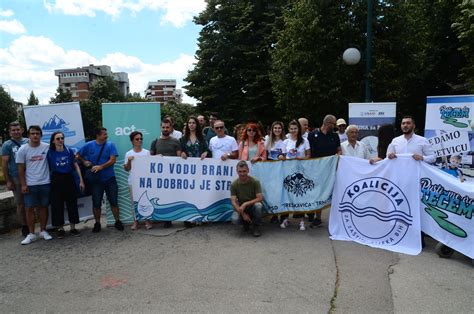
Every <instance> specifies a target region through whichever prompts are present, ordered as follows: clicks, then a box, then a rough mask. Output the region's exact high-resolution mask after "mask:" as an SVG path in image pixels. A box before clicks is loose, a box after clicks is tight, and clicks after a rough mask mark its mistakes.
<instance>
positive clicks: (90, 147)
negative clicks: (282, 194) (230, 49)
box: [2, 113, 435, 244]
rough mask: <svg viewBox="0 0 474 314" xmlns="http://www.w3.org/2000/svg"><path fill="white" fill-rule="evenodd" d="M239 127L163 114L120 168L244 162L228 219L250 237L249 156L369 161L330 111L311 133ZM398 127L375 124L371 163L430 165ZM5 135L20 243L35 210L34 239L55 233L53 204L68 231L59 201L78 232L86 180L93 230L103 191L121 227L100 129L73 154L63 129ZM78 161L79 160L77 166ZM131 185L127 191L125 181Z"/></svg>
mask: <svg viewBox="0 0 474 314" xmlns="http://www.w3.org/2000/svg"><path fill="white" fill-rule="evenodd" d="M239 130H240V132H238V133H237V134H236V136H235V137H232V136H230V135H229V132H228V130H227V129H226V127H225V123H224V121H222V120H220V119H219V116H218V114H217V113H212V114H211V115H210V117H209V126H207V125H206V119H205V117H204V116H202V115H199V116H197V117H193V116H192V117H189V118H188V119H187V121H186V123H185V126H184V129H183V132H180V131H178V130H175V129H174V122H173V119H172V117H169V116H167V117H165V118H164V119H163V120H162V121H161V134H160V136H159V137H157V138H156V139H154V140H153V141H152V143H151V146H150V149H149V150H148V149H145V148H144V147H143V134H142V133H141V132H138V131H134V132H132V133H131V134H130V141H131V144H132V149H130V150H129V151H127V152H126V153H125V157H124V164H123V167H124V169H125V170H126V171H130V170H131V168H132V161H133V159H134V158H136V157H138V156H153V155H157V156H176V157H182V158H184V159H186V158H189V157H194V158H201V159H204V158H215V159H220V160H222V161H225V160H227V159H239V160H241V162H239V163H238V164H237V173H238V175H239V177H238V179H236V180H235V181H234V182H233V183H232V186H231V202H232V205H233V207H234V210H235V212H234V215H233V218H232V220H233V221H234V222H236V223H243V225H244V229H245V230H250V229H251V230H252V234H253V235H254V236H260V229H259V226H260V224H261V218H262V213H263V195H262V191H261V186H260V183H259V182H258V180H257V179H255V178H253V177H251V176H249V168H248V165H247V163H246V161H249V162H252V163H254V162H259V161H264V160H289V159H308V158H318V157H325V156H331V155H335V154H343V155H349V156H355V157H360V158H365V159H369V153H368V149H367V147H366V146H365V145H364V144H363V143H361V142H359V141H358V140H357V139H358V131H359V130H358V128H357V126H355V125H349V126H346V122H345V120H344V119H338V120H337V119H336V117H335V116H333V115H327V116H325V117H324V119H323V121H322V125H321V126H320V127H319V128H315V129H314V130H312V131H311V132H310V131H309V128H308V120H307V119H305V118H300V119H298V120H292V121H290V122H289V123H288V124H287V129H286V128H285V125H284V124H283V122H281V121H275V122H273V123H272V124H271V127H270V129H269V131H268V134H267V135H266V136H264V135H263V131H262V128H261V126H260V125H259V124H257V123H253V122H250V123H247V124H245V125H244V127H243V128H242V127H240V128H239ZM286 130H287V131H288V133H286ZM341 130H342V132H341ZM401 131H402V133H403V134H402V135H401V136H399V137H395V133H394V128H393V126H392V125H386V126H382V127H381V128H380V129H379V145H378V148H377V157H376V158H372V159H369V162H370V163H371V164H374V163H376V162H377V161H379V160H382V159H384V158H386V157H388V158H396V155H397V154H400V153H411V154H413V158H414V159H415V160H420V161H425V162H429V163H431V162H434V160H435V155H434V153H433V150H432V148H431V145H430V144H429V142H428V141H427V140H426V139H425V138H423V137H421V136H418V135H416V134H414V131H415V121H414V119H413V118H412V117H404V118H403V119H402V124H401ZM9 132H10V137H11V139H10V140H9V141H7V142H5V143H4V145H3V149H2V159H3V165H4V167H3V172H4V177H5V180H6V182H7V187H8V189H10V190H12V191H13V192H14V195H15V201H16V204H17V216H18V220H19V221H20V222H21V223H22V225H23V226H22V233H23V235H24V236H25V238H24V240H23V241H22V242H21V243H22V244H29V243H31V242H33V241H34V240H36V238H37V236H36V235H35V232H34V218H35V212H34V210H35V209H36V210H37V212H38V216H39V220H40V233H39V237H40V238H44V239H45V240H50V239H51V238H52V237H51V235H50V234H49V233H48V232H47V231H46V223H47V215H48V210H47V207H48V205H49V204H50V203H51V214H52V225H53V226H54V227H57V228H58V233H57V234H58V238H62V237H64V236H65V231H64V210H65V206H64V204H66V209H67V211H68V219H69V223H70V233H71V234H72V235H79V234H80V233H79V231H78V230H77V229H76V228H75V224H77V223H78V222H79V215H78V208H77V195H78V193H77V192H78V191H83V190H84V188H85V184H86V183H87V185H88V186H89V188H90V192H91V195H92V205H93V206H92V207H93V214H94V218H95V224H94V227H93V229H92V232H100V231H101V223H100V216H101V203H102V198H103V194H104V193H105V195H106V197H107V200H108V201H109V203H110V207H111V209H112V213H113V216H114V218H115V228H116V229H117V230H123V229H124V227H123V224H122V222H121V221H120V218H119V207H118V186H117V181H116V178H115V173H114V169H113V165H114V164H115V163H116V160H117V157H118V152H117V149H116V147H115V145H114V144H113V143H112V142H111V141H107V130H106V129H105V128H97V129H96V130H95V140H92V141H89V142H87V143H86V144H85V145H84V146H83V147H81V149H80V150H79V151H78V152H77V153H74V152H73V150H72V149H71V148H69V147H67V146H65V145H64V134H63V133H61V132H55V133H54V134H52V135H51V140H50V143H49V145H48V144H46V143H42V142H41V136H42V130H41V128H40V127H39V126H34V125H33V126H30V127H29V128H28V132H27V134H28V138H27V139H26V138H23V137H22V133H23V130H22V128H21V126H20V124H19V123H17V122H14V123H11V124H10V126H9ZM78 162H80V163H81V164H82V165H83V169H82V171H81V168H80V167H79V165H78ZM5 165H8V166H5ZM129 187H130V190H131V184H130V182H129ZM131 194H132V193H131ZM132 203H133V202H132ZM131 210H132V213H133V217H136V215H135V212H134V209H133V204H132V205H131ZM294 217H296V218H300V221H299V229H300V230H305V229H306V226H305V222H304V215H299V216H298V215H295V216H294ZM308 220H309V221H310V223H311V225H310V226H311V227H315V226H319V225H321V223H322V221H321V211H316V212H315V214H313V213H310V214H308ZM272 222H278V223H279V225H280V227H281V228H286V227H288V225H289V220H288V215H281V216H280V217H279V218H278V217H276V216H274V217H272ZM185 225H186V227H192V226H193V223H192V222H185ZM152 226H153V225H152V222H151V221H148V220H147V221H145V227H146V228H147V229H150V228H152ZM171 226H172V221H165V222H164V227H165V228H169V227H171ZM138 227H139V223H138V221H137V220H135V221H134V222H133V224H132V226H131V228H132V229H133V230H136V229H137V228H138Z"/></svg>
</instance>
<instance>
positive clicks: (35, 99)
mask: <svg viewBox="0 0 474 314" xmlns="http://www.w3.org/2000/svg"><path fill="white" fill-rule="evenodd" d="M26 105H27V106H37V105H39V99H38V97H36V96H35V93H33V91H31V93H30V96H29V97H28V101H27V102H26Z"/></svg>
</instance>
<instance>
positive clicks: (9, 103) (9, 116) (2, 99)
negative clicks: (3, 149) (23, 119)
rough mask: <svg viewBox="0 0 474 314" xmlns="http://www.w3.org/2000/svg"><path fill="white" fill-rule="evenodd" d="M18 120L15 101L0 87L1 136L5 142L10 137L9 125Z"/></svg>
mask: <svg viewBox="0 0 474 314" xmlns="http://www.w3.org/2000/svg"><path fill="white" fill-rule="evenodd" d="M17 119H18V117H17V112H16V110H15V105H14V100H13V98H11V97H10V95H9V94H8V93H7V92H6V91H5V89H4V88H3V86H1V85H0V136H1V137H2V138H3V139H4V140H5V138H6V137H7V136H8V124H9V123H10V122H13V121H15V120H17Z"/></svg>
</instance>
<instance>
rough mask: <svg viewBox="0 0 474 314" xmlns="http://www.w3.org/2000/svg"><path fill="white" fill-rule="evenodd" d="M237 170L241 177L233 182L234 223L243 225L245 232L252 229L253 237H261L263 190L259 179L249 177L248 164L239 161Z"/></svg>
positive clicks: (231, 189)
mask: <svg viewBox="0 0 474 314" xmlns="http://www.w3.org/2000/svg"><path fill="white" fill-rule="evenodd" d="M236 168H237V173H238V175H239V177H238V179H236V180H235V181H234V182H232V185H231V187H230V196H231V202H232V207H234V213H233V214H232V222H233V223H234V224H243V229H244V231H249V230H250V229H251V231H252V235H253V236H254V237H259V236H261V232H260V225H261V221H262V210H263V203H262V202H263V194H262V188H261V185H260V182H259V181H258V180H257V179H255V178H253V177H251V176H249V166H248V165H247V162H245V161H243V160H241V161H239V162H238V163H237V166H236Z"/></svg>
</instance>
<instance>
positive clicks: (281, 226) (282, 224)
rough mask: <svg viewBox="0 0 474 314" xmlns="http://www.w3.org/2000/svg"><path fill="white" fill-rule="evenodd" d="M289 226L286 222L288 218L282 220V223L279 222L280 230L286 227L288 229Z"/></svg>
mask: <svg viewBox="0 0 474 314" xmlns="http://www.w3.org/2000/svg"><path fill="white" fill-rule="evenodd" d="M289 224H290V222H289V221H288V218H285V219H283V221H282V222H281V224H280V228H282V229H285V228H286V227H288V225H289Z"/></svg>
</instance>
